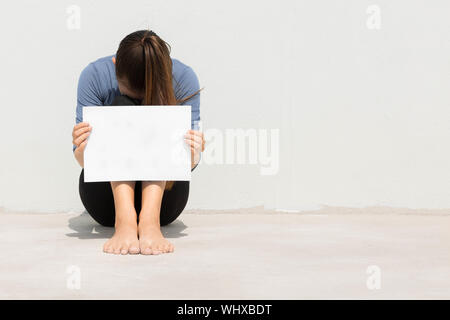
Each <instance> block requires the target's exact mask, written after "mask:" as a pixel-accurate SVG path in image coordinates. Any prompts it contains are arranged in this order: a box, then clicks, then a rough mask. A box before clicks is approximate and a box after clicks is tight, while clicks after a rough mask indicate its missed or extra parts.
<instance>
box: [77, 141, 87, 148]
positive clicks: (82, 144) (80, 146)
mask: <svg viewBox="0 0 450 320" xmlns="http://www.w3.org/2000/svg"><path fill="white" fill-rule="evenodd" d="M86 144H87V140H84V141H83V142H82V143H80V145H79V146H78V147H77V149H78V150H80V151H84V148H86Z"/></svg>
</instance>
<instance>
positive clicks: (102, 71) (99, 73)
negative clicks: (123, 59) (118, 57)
mask: <svg viewBox="0 0 450 320" xmlns="http://www.w3.org/2000/svg"><path fill="white" fill-rule="evenodd" d="M113 57H114V56H113V55H112V56H107V57H102V58H99V59H97V60H95V61H93V62H91V63H89V64H88V65H87V66H86V67H85V68H84V69H83V71H82V72H81V76H82V77H92V78H101V77H105V76H109V75H110V74H111V71H114V63H113V62H112V58H113Z"/></svg>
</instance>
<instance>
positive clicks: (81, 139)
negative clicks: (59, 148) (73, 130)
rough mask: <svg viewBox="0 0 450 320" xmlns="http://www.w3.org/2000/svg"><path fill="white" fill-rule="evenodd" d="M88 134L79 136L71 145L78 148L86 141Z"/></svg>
mask: <svg viewBox="0 0 450 320" xmlns="http://www.w3.org/2000/svg"><path fill="white" fill-rule="evenodd" d="M89 134H90V132H86V133H83V134H82V135H81V136H79V137H78V138H76V139H75V140H74V141H73V144H74V145H76V146H79V145H80V144H81V143H82V142H83V141H84V140H86V139H87V137H89Z"/></svg>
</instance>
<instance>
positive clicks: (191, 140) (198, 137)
mask: <svg viewBox="0 0 450 320" xmlns="http://www.w3.org/2000/svg"><path fill="white" fill-rule="evenodd" d="M184 140H185V141H186V143H187V144H188V145H189V146H190V148H191V169H193V168H194V167H195V166H196V165H197V164H198V162H199V161H200V153H201V152H203V151H204V150H205V138H204V136H203V132H200V131H196V130H189V131H188V132H187V133H186V134H185V135H184Z"/></svg>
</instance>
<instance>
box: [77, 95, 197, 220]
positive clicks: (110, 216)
mask: <svg viewBox="0 0 450 320" xmlns="http://www.w3.org/2000/svg"><path fill="white" fill-rule="evenodd" d="M137 104H139V103H138V101H136V100H133V99H131V98H129V97H127V96H117V97H116V98H115V99H114V101H113V103H112V105H119V106H124V105H137ZM79 192H80V198H81V202H82V203H83V205H84V208H85V209H86V211H87V212H88V213H89V214H90V215H91V217H92V218H93V219H94V220H95V221H97V222H98V223H100V224H101V225H103V226H107V227H113V226H114V223H115V219H116V213H115V207H114V196H113V192H112V188H111V183H110V182H84V169H82V170H81V174H80V180H79ZM141 197H142V182H141V181H136V184H135V189H134V206H135V208H136V212H137V214H139V211H141V205H142V202H141ZM188 198H189V181H174V184H173V186H172V188H171V189H170V190H164V194H163V198H162V203H161V213H160V224H161V226H163V225H167V224H169V223H171V222H173V221H175V219H176V218H178V216H179V215H180V214H181V212H182V211H183V210H184V208H185V206H186V203H187V201H188Z"/></svg>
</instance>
